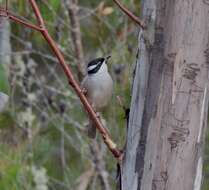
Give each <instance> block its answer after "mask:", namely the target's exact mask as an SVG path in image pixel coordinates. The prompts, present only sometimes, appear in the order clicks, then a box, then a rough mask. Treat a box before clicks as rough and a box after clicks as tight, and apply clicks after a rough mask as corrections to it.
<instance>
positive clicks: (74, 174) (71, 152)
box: [0, 0, 139, 190]
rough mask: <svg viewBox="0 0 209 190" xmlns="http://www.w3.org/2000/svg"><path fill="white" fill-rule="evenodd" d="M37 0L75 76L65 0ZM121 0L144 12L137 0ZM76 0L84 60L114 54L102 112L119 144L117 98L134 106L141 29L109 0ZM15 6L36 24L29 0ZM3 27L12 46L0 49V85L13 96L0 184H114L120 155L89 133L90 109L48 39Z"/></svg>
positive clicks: (1, 141)
mask: <svg viewBox="0 0 209 190" xmlns="http://www.w3.org/2000/svg"><path fill="white" fill-rule="evenodd" d="M37 2H38V4H39V6H40V8H41V12H42V14H43V16H44V19H45V21H46V23H47V27H48V29H49V32H50V34H51V35H52V36H53V38H54V39H55V40H56V42H57V44H59V47H60V48H61V50H62V52H63V54H64V55H65V58H66V60H67V62H68V64H69V65H70V66H71V68H72V69H73V71H74V75H75V76H77V67H76V64H77V63H76V57H75V52H74V48H73V45H72V38H71V30H72V28H71V24H70V20H69V16H68V12H67V11H68V10H67V7H66V6H65V4H64V1H57V0H48V1H46V0H39V1H37ZM122 2H123V3H124V4H125V5H126V6H127V7H129V8H130V9H131V10H132V11H133V12H135V11H136V12H137V14H138V13H139V2H138V1H133V0H132V1H129V0H124V1H122ZM2 6H3V5H2ZM78 6H79V14H78V16H79V20H80V25H81V35H82V42H83V48H84V55H85V62H88V61H89V60H91V59H93V58H96V57H99V56H107V55H111V56H112V59H111V62H110V67H109V70H110V72H111V75H112V77H113V78H114V95H113V98H112V102H111V104H110V106H109V107H108V108H107V110H106V112H105V113H104V118H105V122H106V126H107V127H108V129H109V131H110V133H111V134H112V136H113V139H114V140H115V142H117V144H118V145H119V146H120V147H121V148H122V147H123V146H124V144H125V131H126V121H125V118H124V111H123V109H122V107H121V106H120V105H119V104H118V102H117V100H116V96H117V95H119V96H120V97H121V98H122V99H123V101H124V104H125V105H127V106H128V105H129V102H130V82H131V79H132V78H131V76H132V70H133V66H132V63H134V61H135V57H136V51H137V30H138V29H137V27H136V26H135V25H134V24H132V23H131V22H130V21H129V20H128V19H127V18H126V17H125V16H124V15H123V14H122V13H121V12H120V10H119V9H118V8H117V7H115V6H114V4H113V2H112V1H110V0H107V1H96V0H93V1H86V0H81V1H79V4H78ZM10 10H12V12H14V13H15V14H17V15H21V16H23V17H24V18H26V19H27V20H30V21H33V22H35V19H34V15H33V14H32V11H31V7H30V6H29V4H28V2H27V1H12V3H10ZM9 24H10V25H9ZM6 25H8V26H6ZM6 25H4V26H6V27H4V29H3V28H2V29H1V30H2V31H1V32H2V33H6V36H7V37H8V40H6V41H5V38H4V37H3V38H4V40H3V42H2V43H4V44H3V46H4V47H6V46H7V47H9V48H8V49H7V50H8V52H9V53H6V54H5V48H3V49H2V50H0V51H1V55H2V59H1V62H2V64H0V72H1V73H0V77H1V80H0V91H3V92H5V93H7V94H8V95H9V96H10V101H9V104H8V106H7V109H6V110H5V111H4V112H3V113H1V115H0V157H1V158H0V189H1V190H24V189H25V190H32V189H35V190H45V189H52V190H54V189H56V190H59V189H62V190H63V189H68V190H69V189H77V190H84V189H98V190H99V189H113V188H115V184H116V175H117V168H116V161H115V160H114V158H113V157H112V155H111V153H109V152H108V151H107V150H106V147H105V145H104V144H103V143H102V142H101V140H100V137H99V135H97V139H96V141H94V142H92V141H91V140H89V139H88V138H87V136H86V127H85V126H86V124H87V123H88V121H87V115H86V113H84V111H83V108H82V105H81V104H80V102H79V100H78V98H77V97H76V96H75V94H74V93H73V91H72V89H71V88H70V87H69V86H68V84H67V81H66V78H65V76H64V74H63V72H62V70H61V68H60V66H59V65H58V63H57V60H56V58H55V57H54V55H53V53H52V52H51V50H50V48H49V47H48V45H47V43H46V42H45V40H44V39H43V38H42V36H41V35H40V34H39V33H37V32H36V31H32V30H31V29H28V28H25V27H23V26H21V25H18V24H16V23H13V22H8V24H6ZM5 45H6V46H5ZM10 48H11V51H10Z"/></svg>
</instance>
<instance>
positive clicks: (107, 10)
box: [102, 7, 114, 16]
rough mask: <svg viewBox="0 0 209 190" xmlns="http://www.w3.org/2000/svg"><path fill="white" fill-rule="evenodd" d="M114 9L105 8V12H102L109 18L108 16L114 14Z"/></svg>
mask: <svg viewBox="0 0 209 190" xmlns="http://www.w3.org/2000/svg"><path fill="white" fill-rule="evenodd" d="M113 11H114V10H113V8H112V7H105V8H104V9H103V10H102V14H103V15H105V16H107V15H110V14H112V13H113Z"/></svg>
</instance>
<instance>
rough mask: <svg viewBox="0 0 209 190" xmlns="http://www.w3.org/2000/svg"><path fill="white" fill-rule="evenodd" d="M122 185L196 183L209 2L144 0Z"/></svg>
mask: <svg viewBox="0 0 209 190" xmlns="http://www.w3.org/2000/svg"><path fill="white" fill-rule="evenodd" d="M142 17H143V19H145V20H146V21H147V24H148V29H147V31H141V32H140V35H139V52H138V54H139V57H138V60H137V63H136V68H135V76H134V83H133V91H132V103H131V111H130V119H129V129H128V134H127V146H126V154H125V160H124V162H123V172H122V189H123V190H129V189H131V190H177V189H178V190H192V189H193V190H200V187H201V179H202V148H203V138H204V130H205V128H206V126H207V112H208V110H207V109H208V98H209V94H208V67H209V22H208V18H209V6H208V5H207V4H206V1H202V0H200V1H197V0H185V1H182V0H175V1H170V0H159V1H156V0H145V1H144V4H143V15H142Z"/></svg>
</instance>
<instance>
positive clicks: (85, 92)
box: [81, 88, 87, 96]
mask: <svg viewBox="0 0 209 190" xmlns="http://www.w3.org/2000/svg"><path fill="white" fill-rule="evenodd" d="M81 92H82V93H83V94H84V95H85V96H86V94H87V90H86V89H85V88H82V89H81Z"/></svg>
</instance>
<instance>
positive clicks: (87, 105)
mask: <svg viewBox="0 0 209 190" xmlns="http://www.w3.org/2000/svg"><path fill="white" fill-rule="evenodd" d="M29 3H30V4H31V6H32V8H33V11H34V13H35V16H36V18H37V22H38V24H39V26H37V25H34V24H31V23H28V22H26V21H24V20H22V19H19V18H17V17H16V16H14V15H10V12H9V11H8V10H7V9H6V10H4V11H3V10H2V9H1V11H3V12H4V13H6V15H7V16H8V18H9V19H11V20H13V21H15V22H17V23H20V24H23V25H24V26H27V27H29V28H31V29H34V30H37V31H40V32H41V34H42V35H43V37H44V38H45V40H46V41H47V43H48V44H49V46H50V47H51V48H52V50H53V52H54V54H55V55H56V57H57V59H58V60H59V63H60V65H61V66H62V68H63V70H64V72H65V75H66V77H67V79H68V82H69V84H70V85H71V86H72V87H73V89H74V90H75V92H76V94H77V96H78V97H79V98H80V100H81V102H82V103H83V106H84V108H85V109H86V111H87V112H88V113H89V115H90V117H91V119H92V121H93V122H94V123H95V124H96V125H95V126H96V128H97V129H98V130H99V132H100V134H101V135H102V137H103V140H104V143H105V144H106V145H107V147H108V148H109V150H110V151H111V152H112V154H113V155H114V156H115V158H117V159H118V160H121V159H122V153H121V151H120V150H118V148H117V146H116V144H115V143H114V142H113V141H112V139H111V138H110V135H109V133H108V131H107V129H106V128H105V127H103V125H102V123H101V121H100V120H99V119H98V117H97V114H96V113H95V111H94V110H93V108H92V106H91V104H90V103H89V102H88V100H87V98H86V96H85V95H84V94H83V92H82V90H81V88H80V86H79V85H78V83H77V81H76V80H75V78H74V77H73V74H72V72H71V70H70V68H69V67H68V65H67V64H66V62H65V59H64V56H63V55H62V53H61V51H60V50H59V48H58V47H57V44H56V43H55V41H54V40H53V39H52V37H51V36H50V34H49V33H48V30H47V29H46V27H45V24H44V20H43V17H42V15H41V13H40V10H39V8H38V6H37V4H36V1H35V0H29ZM0 16H2V15H0ZM4 16H5V15H4Z"/></svg>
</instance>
